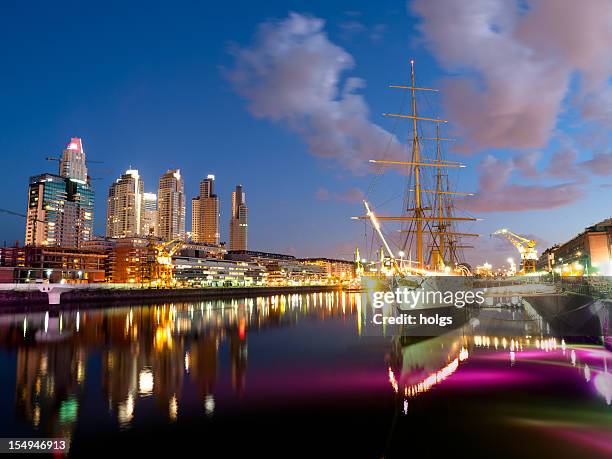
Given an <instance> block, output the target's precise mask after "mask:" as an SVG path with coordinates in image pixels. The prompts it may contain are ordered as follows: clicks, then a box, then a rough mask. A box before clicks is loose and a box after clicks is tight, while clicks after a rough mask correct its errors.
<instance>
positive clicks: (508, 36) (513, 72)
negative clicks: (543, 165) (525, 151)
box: [410, 0, 612, 151]
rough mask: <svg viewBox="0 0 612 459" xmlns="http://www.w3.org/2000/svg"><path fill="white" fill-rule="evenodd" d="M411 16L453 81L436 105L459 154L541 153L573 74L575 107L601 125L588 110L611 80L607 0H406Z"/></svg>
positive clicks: (610, 6)
mask: <svg viewBox="0 0 612 459" xmlns="http://www.w3.org/2000/svg"><path fill="white" fill-rule="evenodd" d="M410 7H411V10H412V11H413V12H414V13H415V14H416V15H418V16H419V17H420V18H421V23H420V25H419V26H418V28H419V30H420V31H421V33H422V35H423V38H424V40H425V43H426V44H427V46H428V47H429V48H430V49H431V50H432V51H433V52H434V54H435V55H436V57H437V59H438V61H439V62H440V64H441V65H442V66H443V67H445V68H446V69H447V70H449V71H450V72H453V73H454V74H458V75H457V76H456V77H454V78H453V79H452V80H447V81H446V83H445V90H446V91H447V95H446V97H445V98H444V99H443V101H444V103H445V108H446V111H447V113H448V115H449V118H450V119H451V121H452V122H454V123H456V126H457V130H458V135H459V136H461V137H463V139H464V141H465V143H464V145H463V146H462V149H464V150H465V151H469V150H480V149H484V148H534V147H535V148H537V147H541V146H544V145H545V144H546V143H547V141H548V140H549V138H550V136H551V134H552V132H553V129H554V127H555V124H556V120H557V117H558V115H559V113H560V111H561V110H562V103H563V101H564V98H565V96H566V95H567V93H568V91H569V86H570V82H571V79H572V77H573V75H574V74H576V73H577V74H579V76H580V90H579V94H577V97H576V98H575V101H576V103H577V104H578V105H579V106H582V108H583V110H584V111H585V113H591V114H592V117H598V116H599V117H601V116H602V114H601V113H595V112H596V111H597V110H596V109H598V108H599V107H598V105H597V103H596V102H597V100H598V99H600V98H601V96H602V95H605V94H609V93H610V91H611V90H610V85H609V78H610V77H611V76H612V59H610V57H609V44H610V43H612V27H610V21H611V20H612V19H611V18H612V2H610V1H609V0H591V1H588V2H576V1H574V0H528V1H527V8H525V7H524V6H521V4H520V3H519V2H517V1H511V0H471V1H469V2H465V1H455V0H438V1H436V2H431V1H428V0H415V1H412V2H411V3H410ZM611 97H612V96H611ZM606 110H607V112H608V115H609V107H608V108H607V109H606ZM599 111H601V109H599Z"/></svg>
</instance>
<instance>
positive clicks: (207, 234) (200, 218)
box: [192, 175, 220, 245]
mask: <svg viewBox="0 0 612 459" xmlns="http://www.w3.org/2000/svg"><path fill="white" fill-rule="evenodd" d="M214 185H215V176H214V175H209V176H208V177H206V178H205V179H204V180H202V181H201V182H200V196H198V197H197V198H195V199H194V200H193V201H192V204H193V203H194V202H195V201H196V200H197V204H195V207H196V210H197V212H194V213H193V214H192V227H193V228H194V233H195V238H193V240H194V241H195V242H204V243H206V244H213V245H218V244H219V239H220V231H219V197H218V196H217V195H216V194H215V193H214Z"/></svg>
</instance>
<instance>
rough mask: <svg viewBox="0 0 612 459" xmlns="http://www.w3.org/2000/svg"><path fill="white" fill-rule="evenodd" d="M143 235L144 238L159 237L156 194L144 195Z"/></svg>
mask: <svg viewBox="0 0 612 459" xmlns="http://www.w3.org/2000/svg"><path fill="white" fill-rule="evenodd" d="M142 234H143V235H144V236H159V222H158V211H157V195H156V194H155V193H145V194H144V218H143V230H142Z"/></svg>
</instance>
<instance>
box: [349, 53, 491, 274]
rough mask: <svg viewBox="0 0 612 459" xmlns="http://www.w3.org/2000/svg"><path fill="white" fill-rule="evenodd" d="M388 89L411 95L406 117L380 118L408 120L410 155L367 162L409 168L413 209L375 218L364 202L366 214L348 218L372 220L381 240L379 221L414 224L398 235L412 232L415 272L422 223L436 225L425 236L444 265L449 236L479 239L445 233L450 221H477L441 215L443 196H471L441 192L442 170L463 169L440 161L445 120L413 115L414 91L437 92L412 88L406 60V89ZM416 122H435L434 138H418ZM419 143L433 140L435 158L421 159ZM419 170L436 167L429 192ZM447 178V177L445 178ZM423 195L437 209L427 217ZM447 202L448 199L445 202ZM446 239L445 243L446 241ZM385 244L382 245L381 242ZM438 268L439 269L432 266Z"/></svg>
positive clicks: (418, 264)
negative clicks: (432, 197)
mask: <svg viewBox="0 0 612 459" xmlns="http://www.w3.org/2000/svg"><path fill="white" fill-rule="evenodd" d="M390 87H391V88H398V89H409V90H410V93H411V106H412V107H411V113H410V114H409V115H403V114H401V113H383V116H391V117H397V118H404V119H410V120H412V156H411V158H410V161H395V160H384V159H371V160H370V161H369V162H371V163H375V164H380V165H389V166H411V167H412V172H413V173H414V189H412V190H410V191H411V192H413V193H414V207H413V208H408V209H406V210H407V211H408V212H413V213H414V216H406V215H403V216H401V217H395V216H379V215H374V212H373V211H372V210H371V208H370V207H369V205H368V203H367V202H366V201H364V205H365V208H366V215H362V216H358V217H352V218H353V219H355V220H368V219H373V218H375V219H376V222H373V225H374V227H375V229H376V230H377V232H378V233H379V237H380V238H381V239H382V240H383V241H384V237H383V236H382V233H381V230H380V226H379V220H380V221H388V220H390V221H413V222H415V229H414V230H413V229H408V230H401V231H402V232H409V233H416V249H417V260H416V263H415V264H416V268H417V271H418V270H424V269H426V263H425V259H424V255H423V242H424V228H423V223H424V222H427V221H433V222H436V225H435V226H436V228H437V231H436V232H434V231H429V232H428V233H427V234H430V235H432V236H433V235H437V236H440V237H439V248H438V257H437V258H438V259H437V260H435V261H436V264H437V265H439V264H444V251H445V250H446V245H447V242H448V250H452V249H453V244H452V241H451V240H450V237H449V236H450V235H457V236H479V235H478V234H470V233H455V232H449V231H448V228H449V225H451V224H452V223H453V222H458V221H477V220H478V219H477V218H471V217H455V216H452V215H445V213H444V200H443V197H444V196H446V195H460V196H472V195H473V194H472V193H460V192H455V191H450V190H443V189H442V168H449V167H450V168H463V167H465V165H463V164H461V163H459V162H456V161H448V160H444V159H442V153H441V148H440V141H441V140H451V139H443V138H441V137H440V130H439V124H440V123H446V122H447V121H446V120H441V119H438V118H426V117H422V116H418V112H417V97H416V92H417V91H432V92H438V90H437V89H432V88H421V87H417V86H416V78H415V71H414V61H413V60H411V61H410V86H402V85H391V86H390ZM418 121H427V122H432V123H436V137H435V138H425V137H423V138H419V130H418ZM421 140H435V141H436V142H437V155H436V158H424V157H422V156H421V151H420V144H419V142H420V141H421ZM422 167H435V168H437V182H436V189H435V190H429V189H423V188H422V183H421V179H422V177H421V168H422ZM447 177H448V175H447ZM423 193H435V194H436V195H437V204H438V205H437V209H434V210H433V211H432V212H431V213H430V215H426V214H425V211H428V210H430V211H431V210H432V209H431V207H424V206H423V199H422V194H423ZM449 202H450V199H449ZM446 238H448V241H447V240H446ZM385 244H386V242H385ZM386 248H387V251H388V252H389V256H390V258H391V260H392V261H394V260H395V257H394V255H393V253H392V252H391V250H390V248H389V247H388V245H387V246H386ZM412 268H413V267H412V266H409V268H408V269H409V270H410V269H412ZM436 268H439V266H436Z"/></svg>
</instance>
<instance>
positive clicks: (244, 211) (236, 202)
mask: <svg viewBox="0 0 612 459" xmlns="http://www.w3.org/2000/svg"><path fill="white" fill-rule="evenodd" d="M247 231H248V208H247V205H246V196H245V194H244V191H242V185H237V186H236V190H235V191H234V192H232V215H231V217H230V243H229V249H230V250H247V236H248V233H247Z"/></svg>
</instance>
